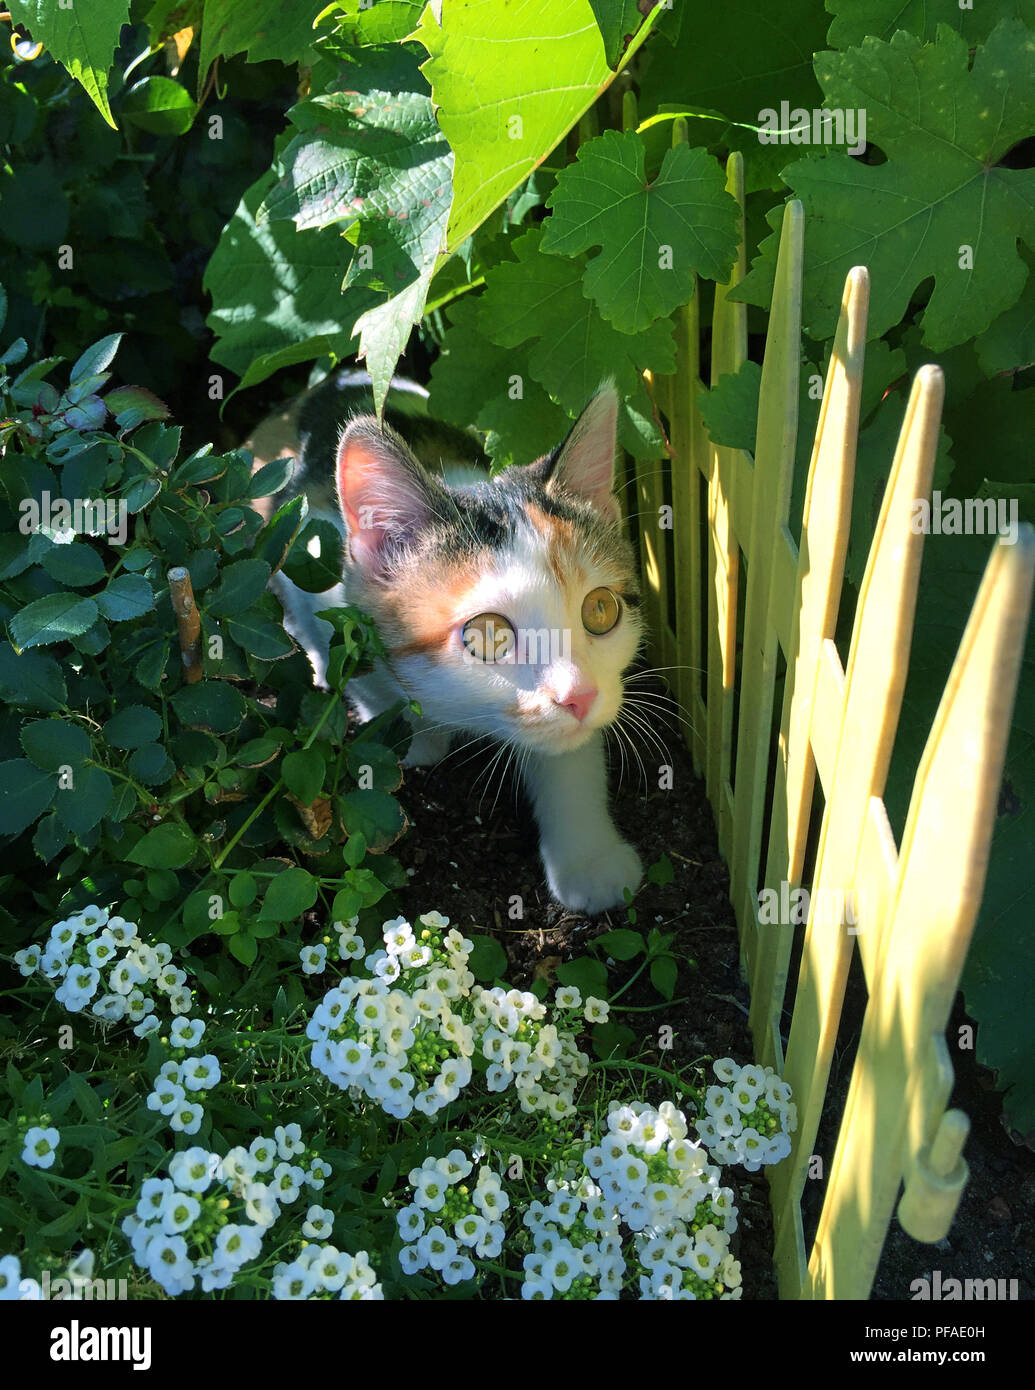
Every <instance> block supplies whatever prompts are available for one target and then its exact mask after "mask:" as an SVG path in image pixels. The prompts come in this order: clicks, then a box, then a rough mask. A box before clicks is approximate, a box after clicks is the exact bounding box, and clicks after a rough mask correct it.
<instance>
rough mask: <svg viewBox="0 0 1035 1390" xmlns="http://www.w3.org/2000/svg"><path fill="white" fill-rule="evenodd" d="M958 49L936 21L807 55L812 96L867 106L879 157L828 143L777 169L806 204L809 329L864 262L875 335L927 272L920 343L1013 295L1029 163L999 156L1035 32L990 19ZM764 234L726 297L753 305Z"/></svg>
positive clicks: (828, 326)
mask: <svg viewBox="0 0 1035 1390" xmlns="http://www.w3.org/2000/svg"><path fill="white" fill-rule="evenodd" d="M967 59H968V53H967V44H966V42H965V41H964V40H963V39H961V38H960V37H959V36H958V35H956V34H954V33H952V32H951V31H949V30H948V29H945V28H943V29H941V30H940V31H939V36H938V40H937V42H936V43H933V44H922V43H921V42H920V40H919V39H917V38H915V37H914V36H913V35H911V34H907V33H905V32H901V31H900V32H898V33H896V34H895V35H894V36H893V38H892V39H891V41H890V43H882V42H880V41H879V40H877V39H866V40H865V41H864V43H863V44H862V46H861V47H859V48H853V49H851V50H849V51H848V52H846V53H819V54H817V55H816V74H817V76H818V78H819V80H820V83H821V85H822V87H823V93H824V99H825V101H824V104H825V106H827V107H830V108H834V109H837V108H840V109H842V110H849V109H854V110H860V109H861V110H865V112H866V116H867V129H866V138H867V139H868V140H869V141H871V142H872V143H873V144H874V145H876V146H877V147H878V148H879V149H880V150H882V151H883V152H884V154H885V155H886V156H887V159H886V161H885V162H884V163H883V164H875V165H874V164H860V163H858V162H857V161H855V160H852V159H851V158H849V156H848V155H846V154H844V153H841V152H837V151H833V150H828V151H827V152H826V153H824V154H822V155H820V156H818V157H812V158H809V159H805V160H798V161H796V162H795V163H793V164H791V165H789V166H788V167H787V168H786V169H785V170H784V171H783V172H784V177H785V179H786V181H787V182H788V184H789V185H790V186H791V188H792V189H793V190H794V193H795V195H796V196H797V197H799V198H800V199H801V200H802V203H803V205H804V209H805V218H806V225H807V226H808V229H809V230H808V236H807V237H806V247H805V269H804V305H803V318H804V322H805V324H806V326H807V331H808V332H809V334H810V335H811V336H812V337H814V338H824V337H827V336H829V335H830V334H831V333H832V332H833V329H834V324H835V322H836V319H837V314H838V311H839V307H840V302H841V293H842V290H843V287H844V280H845V276H846V275H847V273H848V271H849V270H850V269H851V268H852V266H854V265H859V264H863V265H867V266H869V269H870V276H871V284H872V290H871V295H870V312H869V334H870V336H871V337H879V336H881V335H882V334H884V333H885V332H886V331H887V330H888V329H889V328H891V327H892V326H893V325H894V324H896V323H898V322H899V320H900V319H901V318H902V317H903V315H904V314H905V312H906V309H907V307H908V305H909V301H910V299H911V298H912V296H913V294H914V293H915V291H916V289H917V287H918V286H919V284H920V283H921V281H922V280H924V279H925V278H927V277H933V279H934V288H933V290H932V291H931V296H930V300H929V301H928V304H927V307H926V309H925V310H924V313H923V319H922V326H923V341H924V343H925V344H926V345H927V346H928V347H929V348H933V349H934V350H936V351H937V350H939V349H943V348H948V347H952V346H953V345H954V344H956V343H961V342H963V341H965V340H966V339H967V338H969V337H971V336H973V335H974V334H976V333H981V332H982V331H983V330H984V329H986V328H987V327H988V326H989V324H990V323H991V322H992V320H993V319H994V318H996V316H997V315H999V314H1001V313H1003V312H1004V311H1005V310H1007V309H1009V308H1010V307H1011V305H1013V304H1014V303H1015V302H1016V300H1017V299H1018V297H1019V295H1020V293H1021V290H1022V289H1023V287H1024V282H1025V280H1026V278H1027V275H1028V269H1027V266H1026V265H1025V263H1024V261H1023V260H1022V259H1021V257H1020V255H1019V253H1018V250H1017V239H1018V237H1023V238H1024V240H1025V241H1027V242H1028V244H1029V245H1035V170H1031V169H1008V168H1004V167H1003V166H1002V165H1001V164H1000V163H999V161H1000V160H1001V159H1002V158H1003V156H1004V155H1005V154H1006V153H1007V151H1008V150H1010V148H1011V147H1012V146H1013V145H1014V144H1016V143H1017V142H1018V141H1020V140H1022V139H1024V138H1025V137H1026V136H1027V135H1028V134H1029V133H1030V131H1031V129H1032V123H1033V121H1035V34H1032V33H1031V31H1030V30H1028V29H1027V28H1025V27H1024V25H1022V24H1020V23H1019V22H1018V21H1016V20H1013V21H1009V20H1004V21H1002V22H1000V23H999V24H998V25H997V26H996V28H995V30H994V31H993V33H992V34H991V36H990V37H989V39H988V41H987V43H985V45H984V46H983V47H981V48H979V49H978V51H977V54H976V56H975V59H974V65H973V69H972V70H969V71H968V66H967ZM774 257H775V243H774V240H773V238H769V239H767V241H766V242H765V243H763V247H762V256H761V260H762V262H763V266H759V268H758V270H757V272H756V268H755V266H753V267H752V270H751V272H750V273H749V275H748V276H747V277H746V279H745V280H744V281H743V283H742V284H741V285H740V286H739V287H738V289H737V290H736V291H735V292H734V294H733V296H732V297H733V298H736V299H743V300H745V301H746V302H748V303H764V302H766V296H767V294H768V293H769V292H770V291H771V272H770V271H769V270H768V269H767V268H765V267H766V265H770V266H771V264H772V262H773V259H774Z"/></svg>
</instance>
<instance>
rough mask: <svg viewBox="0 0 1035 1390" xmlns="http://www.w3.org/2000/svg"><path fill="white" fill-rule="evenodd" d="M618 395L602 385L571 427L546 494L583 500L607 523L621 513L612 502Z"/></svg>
mask: <svg viewBox="0 0 1035 1390" xmlns="http://www.w3.org/2000/svg"><path fill="white" fill-rule="evenodd" d="M617 425H618V392H617V390H616V389H615V384H614V382H613V381H606V382H604V384H603V385H602V386H601V388H600V390H599V391H598V392H597V394H596V395H595V396H594V397H593V399H592V400H591V401H590V403H589V405H587V406H586V408H585V410H584V411H583V412H582V414H581V415H580V416H579V418H578V419H577V420H576V421H575V423H574V425H572V427H571V433H570V434H569V435H568V438H567V439H566V440H565V441H564V443H563V444H562V445H561V447H560V450H559V451H558V453H557V456H556V458H555V460H554V462H553V466H552V467H551V469H550V472H549V482H548V483H547V485H546V490H547V492H551V493H552V492H565V493H568V494H569V495H571V496H575V497H581V498H584V499H585V501H587V502H592V504H593V506H594V507H595V508H596V509H597V511H598V512H600V513H601V515H602V516H603V517H604V519H605V520H606V521H608V522H612V523H614V522H617V521H618V519H619V517H620V515H621V513H620V512H619V508H618V503H617V501H616V500H615V496H614V492H613V488H614V473H615V431H616V429H617Z"/></svg>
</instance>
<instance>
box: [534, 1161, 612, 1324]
mask: <svg viewBox="0 0 1035 1390" xmlns="http://www.w3.org/2000/svg"><path fill="white" fill-rule="evenodd" d="M522 1220H523V1221H524V1224H525V1225H526V1226H527V1227H528V1229H529V1231H530V1232H531V1234H532V1250H531V1252H530V1253H529V1254H527V1255H526V1256H525V1257H524V1268H525V1280H524V1283H523V1284H522V1286H521V1297H522V1298H524V1299H531V1300H534V1301H536V1302H539V1301H541V1300H543V1299H552V1298H555V1297H557V1298H562V1299H587V1298H592V1299H596V1300H598V1301H613V1300H615V1299H617V1297H618V1295H619V1294H620V1293H621V1291H622V1281H623V1278H624V1275H625V1259H624V1258H623V1255H622V1235H621V1223H620V1220H619V1216H618V1212H617V1211H616V1210H615V1207H614V1205H613V1203H611V1202H609V1201H608V1199H607V1198H606V1197H605V1196H604V1194H603V1192H602V1191H601V1190H600V1188H599V1187H597V1186H596V1185H595V1184H594V1183H593V1182H592V1180H591V1179H590V1178H589V1177H588V1176H587V1177H585V1178H583V1179H582V1181H581V1182H579V1183H577V1184H575V1185H574V1186H571V1185H565V1186H563V1187H560V1188H558V1190H557V1191H556V1192H555V1193H554V1194H553V1197H552V1198H551V1200H550V1201H549V1202H548V1203H546V1205H544V1204H543V1203H542V1202H540V1201H533V1202H531V1203H530V1204H529V1206H528V1208H527V1209H526V1211H525V1214H524V1216H523V1217H522Z"/></svg>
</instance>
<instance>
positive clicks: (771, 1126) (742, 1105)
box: [697, 1057, 798, 1173]
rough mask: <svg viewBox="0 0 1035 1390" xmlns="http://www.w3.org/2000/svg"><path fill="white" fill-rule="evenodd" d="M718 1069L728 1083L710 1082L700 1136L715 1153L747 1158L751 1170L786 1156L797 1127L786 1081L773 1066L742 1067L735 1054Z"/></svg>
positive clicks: (729, 1159) (727, 1159) (725, 1158)
mask: <svg viewBox="0 0 1035 1390" xmlns="http://www.w3.org/2000/svg"><path fill="white" fill-rule="evenodd" d="M713 1069H714V1071H715V1075H716V1076H717V1077H718V1078H719V1081H720V1082H722V1083H723V1084H722V1085H720V1086H709V1087H708V1091H707V1094H706V1096H705V1102H704V1106H705V1110H706V1111H707V1114H705V1115H704V1116H702V1117H701V1118H699V1119H698V1121H697V1134H698V1137H699V1138H700V1140H701V1142H702V1144H704V1145H705V1146H706V1147H707V1149H708V1152H709V1153H710V1154H711V1156H712V1158H713V1159H715V1161H716V1162H717V1163H742V1164H743V1165H744V1167H745V1168H746V1169H747V1170H748V1172H749V1173H755V1172H757V1171H758V1169H759V1168H761V1167H762V1165H763V1164H768V1163H779V1162H780V1160H781V1159H782V1158H786V1157H787V1155H788V1154H789V1153H790V1151H791V1140H790V1136H791V1134H793V1132H794V1130H795V1129H797V1127H798V1109H797V1106H796V1105H795V1104H794V1102H793V1101H792V1100H791V1088H790V1086H789V1085H788V1084H787V1082H786V1081H781V1080H780V1078H779V1077H778V1076H777V1075H776V1073H775V1072H774V1071H773V1069H772V1067H759V1066H755V1065H754V1064H752V1065H750V1066H746V1067H738V1066H737V1064H736V1062H734V1060H733V1059H732V1057H722V1058H720V1059H719V1060H718V1061H717V1062H715V1063H714V1064H713Z"/></svg>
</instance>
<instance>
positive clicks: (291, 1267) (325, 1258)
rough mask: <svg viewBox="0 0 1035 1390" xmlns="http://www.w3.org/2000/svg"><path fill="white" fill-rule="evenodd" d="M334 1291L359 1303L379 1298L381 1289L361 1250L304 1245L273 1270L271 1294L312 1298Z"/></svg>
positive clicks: (381, 1298)
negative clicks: (350, 1252)
mask: <svg viewBox="0 0 1035 1390" xmlns="http://www.w3.org/2000/svg"><path fill="white" fill-rule="evenodd" d="M329 1294H337V1295H338V1297H339V1299H341V1298H347V1299H353V1300H358V1301H360V1302H363V1303H370V1302H375V1301H383V1300H384V1293H383V1291H382V1289H381V1285H380V1284H379V1283H378V1282H377V1275H376V1274H375V1273H374V1271H373V1269H371V1267H370V1260H369V1259H368V1257H367V1252H366V1251H365V1250H359V1251H357V1252H356V1254H355V1255H347V1254H345V1253H344V1252H343V1251H341V1250H339V1249H338V1248H337V1246H335V1245H307V1246H306V1247H305V1249H304V1250H302V1252H301V1253H300V1254H299V1256H298V1258H297V1259H295V1260H293V1261H292V1262H291V1263H290V1264H285V1263H284V1262H283V1261H282V1262H281V1263H280V1264H278V1265H277V1266H276V1267H275V1268H274V1270H273V1297H274V1298H280V1299H306V1300H309V1299H314V1298H319V1297H320V1296H321V1295H329Z"/></svg>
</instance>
